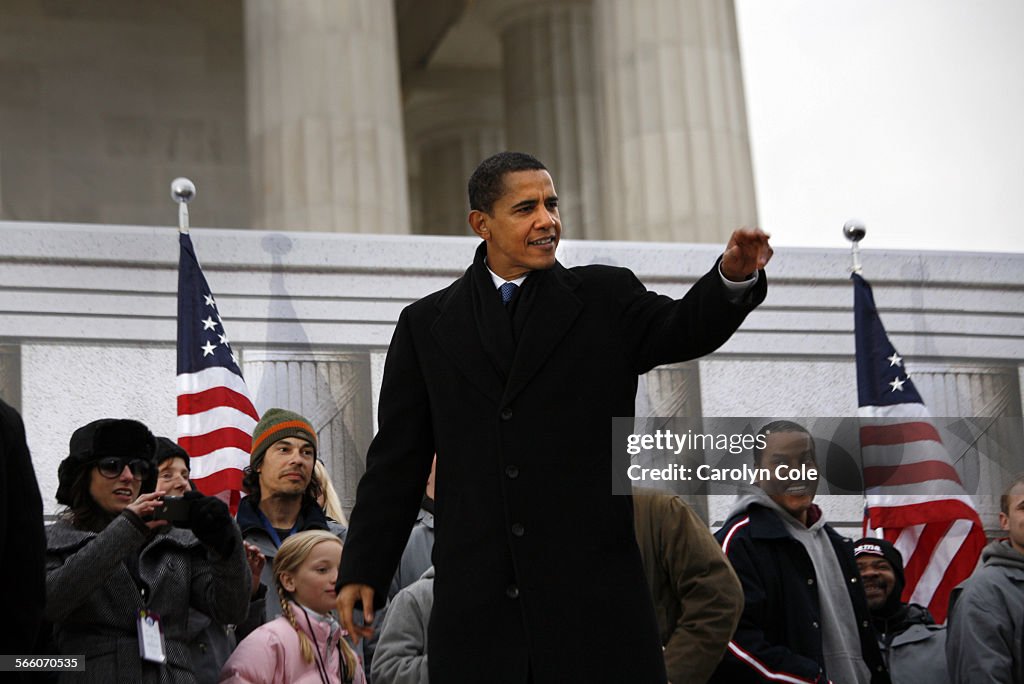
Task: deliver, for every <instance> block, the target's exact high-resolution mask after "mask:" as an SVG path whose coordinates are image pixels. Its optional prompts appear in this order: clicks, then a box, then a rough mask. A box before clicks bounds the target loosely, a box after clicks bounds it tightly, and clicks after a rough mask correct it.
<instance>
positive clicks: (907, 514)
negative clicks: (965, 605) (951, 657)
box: [858, 402, 985, 623]
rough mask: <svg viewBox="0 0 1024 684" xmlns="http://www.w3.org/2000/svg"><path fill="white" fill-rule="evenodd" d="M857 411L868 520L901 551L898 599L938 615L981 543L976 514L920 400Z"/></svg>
mask: <svg viewBox="0 0 1024 684" xmlns="http://www.w3.org/2000/svg"><path fill="white" fill-rule="evenodd" d="M858 415H859V416H860V440H861V455H862V458H863V463H864V486H865V490H866V494H867V514H868V517H869V519H870V526H871V527H872V528H881V529H882V533H883V535H884V536H885V538H886V539H888V540H889V541H890V542H892V543H893V544H894V545H895V546H896V548H897V549H899V551H900V553H901V554H902V555H903V563H904V574H905V577H906V587H905V588H904V590H903V600H904V601H908V602H911V603H917V604H920V605H923V606H926V607H927V608H928V610H929V612H930V613H931V614H932V616H933V617H934V618H935V620H936V621H937V622H940V623H942V622H945V620H946V611H947V609H948V601H949V593H950V591H951V590H952V589H953V587H955V586H956V585H957V584H959V583H960V582H962V581H963V580H965V579H967V578H968V577H970V575H971V573H972V572H974V568H975V565H976V564H977V561H978V557H979V555H980V554H981V549H982V548H983V547H984V546H985V533H984V530H983V528H982V525H981V519H980V518H979V517H978V513H977V511H976V509H975V507H974V503H973V501H972V500H971V497H970V496H969V495H968V494H967V492H966V491H965V490H964V488H963V486H962V483H961V482H960V478H959V476H958V475H957V472H956V469H955V468H954V467H953V465H952V463H951V462H950V459H949V452H948V451H947V449H946V447H945V445H944V444H943V443H942V439H941V437H940V435H939V433H938V430H937V429H936V428H935V426H934V425H933V424H932V422H931V416H930V414H929V412H928V409H927V408H926V407H925V406H924V405H923V404H919V403H916V402H911V403H905V404H894V405H890V406H861V407H860V408H859V409H858Z"/></svg>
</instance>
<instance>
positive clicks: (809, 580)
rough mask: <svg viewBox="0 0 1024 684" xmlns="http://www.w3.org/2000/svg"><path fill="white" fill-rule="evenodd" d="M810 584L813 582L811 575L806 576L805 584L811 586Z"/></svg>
mask: <svg viewBox="0 0 1024 684" xmlns="http://www.w3.org/2000/svg"><path fill="white" fill-rule="evenodd" d="M812 584H814V578H813V577H808V578H807V586H811V585H812Z"/></svg>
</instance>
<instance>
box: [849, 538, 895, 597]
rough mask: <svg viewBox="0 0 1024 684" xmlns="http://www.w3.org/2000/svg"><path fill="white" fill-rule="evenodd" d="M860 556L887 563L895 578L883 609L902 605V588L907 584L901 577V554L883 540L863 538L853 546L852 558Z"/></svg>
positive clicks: (890, 543)
mask: <svg viewBox="0 0 1024 684" xmlns="http://www.w3.org/2000/svg"><path fill="white" fill-rule="evenodd" d="M861 556H877V557H879V558H884V559H885V560H887V561H889V565H891V566H892V571H893V574H894V575H895V576H896V585H895V586H894V587H893V590H892V593H891V594H889V599H888V600H887V601H886V605H885V607H886V608H887V609H888V608H894V607H895V606H897V605H898V604H900V603H902V599H901V598H900V597H901V596H902V595H903V587H904V586H905V585H906V583H907V582H906V579H905V578H904V577H903V554H902V553H900V550H899V549H897V548H896V547H895V546H893V545H892V542H889V541H886V540H885V539H875V538H874V537H864V538H863V539H858V540H857V541H856V542H854V544H853V557H854V558H860V557H861Z"/></svg>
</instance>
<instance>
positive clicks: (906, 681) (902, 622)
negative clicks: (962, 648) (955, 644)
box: [853, 537, 949, 684]
mask: <svg viewBox="0 0 1024 684" xmlns="http://www.w3.org/2000/svg"><path fill="white" fill-rule="evenodd" d="M853 555H854V556H855V557H856V559H857V569H858V570H859V571H860V579H861V586H862V587H864V594H865V595H866V596H867V599H868V608H869V609H870V610H871V623H872V624H873V625H874V627H875V633H876V634H877V635H878V648H879V650H881V652H882V659H883V660H885V666H886V668H888V670H889V676H890V678H891V679H892V681H893V684H915V683H918V682H920V683H921V684H947V682H949V672H948V671H947V669H946V629H945V627H943V626H942V625H937V624H935V620H934V619H933V618H932V616H931V613H929V612H928V609H927V608H925V607H924V606H919V605H917V604H916V603H904V602H903V601H902V599H901V595H902V594H903V587H904V584H905V580H904V577H903V555H902V554H901V553H900V552H899V550H898V549H897V548H896V547H895V546H893V545H892V544H891V543H890V542H888V541H886V540H885V539H873V538H871V537H866V538H864V539H861V540H860V541H858V542H857V543H856V544H854V548H853Z"/></svg>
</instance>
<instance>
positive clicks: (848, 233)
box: [843, 219, 868, 273]
mask: <svg viewBox="0 0 1024 684" xmlns="http://www.w3.org/2000/svg"><path fill="white" fill-rule="evenodd" d="M867 232H868V231H867V229H866V228H864V222H863V221H861V220H860V219H850V220H849V221H847V222H846V223H844V224H843V236H844V237H845V238H846V239H847V240H849V241H850V243H851V244H850V248H851V251H852V252H853V266H852V267H851V268H850V270H851V271H852V272H854V273H860V272H861V267H860V247H859V246H858V243H859V242H860V241H861V240H863V239H864V236H865V235H866V234H867Z"/></svg>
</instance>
